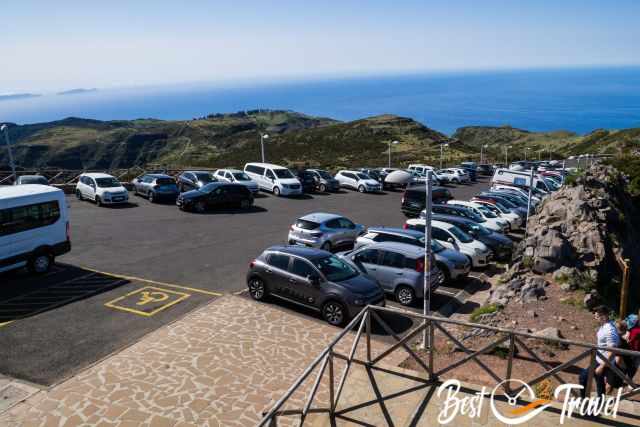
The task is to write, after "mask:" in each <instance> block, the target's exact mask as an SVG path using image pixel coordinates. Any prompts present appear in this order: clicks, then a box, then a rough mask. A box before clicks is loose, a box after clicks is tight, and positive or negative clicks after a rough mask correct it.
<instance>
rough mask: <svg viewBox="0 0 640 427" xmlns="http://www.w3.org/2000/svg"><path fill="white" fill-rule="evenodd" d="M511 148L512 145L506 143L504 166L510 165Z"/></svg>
mask: <svg viewBox="0 0 640 427" xmlns="http://www.w3.org/2000/svg"><path fill="white" fill-rule="evenodd" d="M509 148H511V146H510V145H506V146H505V147H504V167H505V168H508V167H509Z"/></svg>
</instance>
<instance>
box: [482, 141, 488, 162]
mask: <svg viewBox="0 0 640 427" xmlns="http://www.w3.org/2000/svg"><path fill="white" fill-rule="evenodd" d="M487 147H489V144H483V145H481V146H480V164H484V155H483V154H484V149H485V148H487Z"/></svg>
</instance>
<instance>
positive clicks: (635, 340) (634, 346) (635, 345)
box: [629, 326, 640, 351]
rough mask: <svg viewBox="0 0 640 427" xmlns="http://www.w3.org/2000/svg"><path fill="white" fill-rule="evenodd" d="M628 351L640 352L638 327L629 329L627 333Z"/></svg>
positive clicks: (639, 329) (639, 328)
mask: <svg viewBox="0 0 640 427" xmlns="http://www.w3.org/2000/svg"><path fill="white" fill-rule="evenodd" d="M629 349H630V350H633V351H640V326H636V327H634V328H631V330H630V331H629Z"/></svg>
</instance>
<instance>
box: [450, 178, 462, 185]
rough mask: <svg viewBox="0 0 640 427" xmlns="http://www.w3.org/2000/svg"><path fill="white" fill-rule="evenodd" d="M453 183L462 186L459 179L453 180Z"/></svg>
mask: <svg viewBox="0 0 640 427" xmlns="http://www.w3.org/2000/svg"><path fill="white" fill-rule="evenodd" d="M451 182H453V183H454V184H460V180H459V179H458V178H453V179H452V180H451Z"/></svg>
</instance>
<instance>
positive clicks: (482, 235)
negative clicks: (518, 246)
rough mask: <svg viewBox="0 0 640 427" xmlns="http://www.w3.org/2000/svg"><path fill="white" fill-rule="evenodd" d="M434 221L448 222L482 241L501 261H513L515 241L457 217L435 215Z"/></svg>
mask: <svg viewBox="0 0 640 427" xmlns="http://www.w3.org/2000/svg"><path fill="white" fill-rule="evenodd" d="M431 218H432V219H433V220H434V221H442V222H447V223H449V224H453V225H455V226H457V227H458V228H460V229H461V230H462V231H464V232H466V233H467V234H470V235H471V236H472V237H473V238H474V239H476V240H479V241H481V242H482V243H484V244H485V245H487V246H488V247H489V249H491V251H492V252H493V253H494V256H495V257H496V258H497V259H498V260H500V261H503V260H504V261H507V260H510V259H511V254H512V252H513V241H512V240H511V239H509V238H508V237H507V236H505V235H504V234H501V233H496V232H495V231H491V230H489V229H488V228H486V227H484V226H482V224H478V223H477V222H475V221H473V220H471V219H467V218H462V217H459V216H455V215H442V214H433V215H432V217H431Z"/></svg>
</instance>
